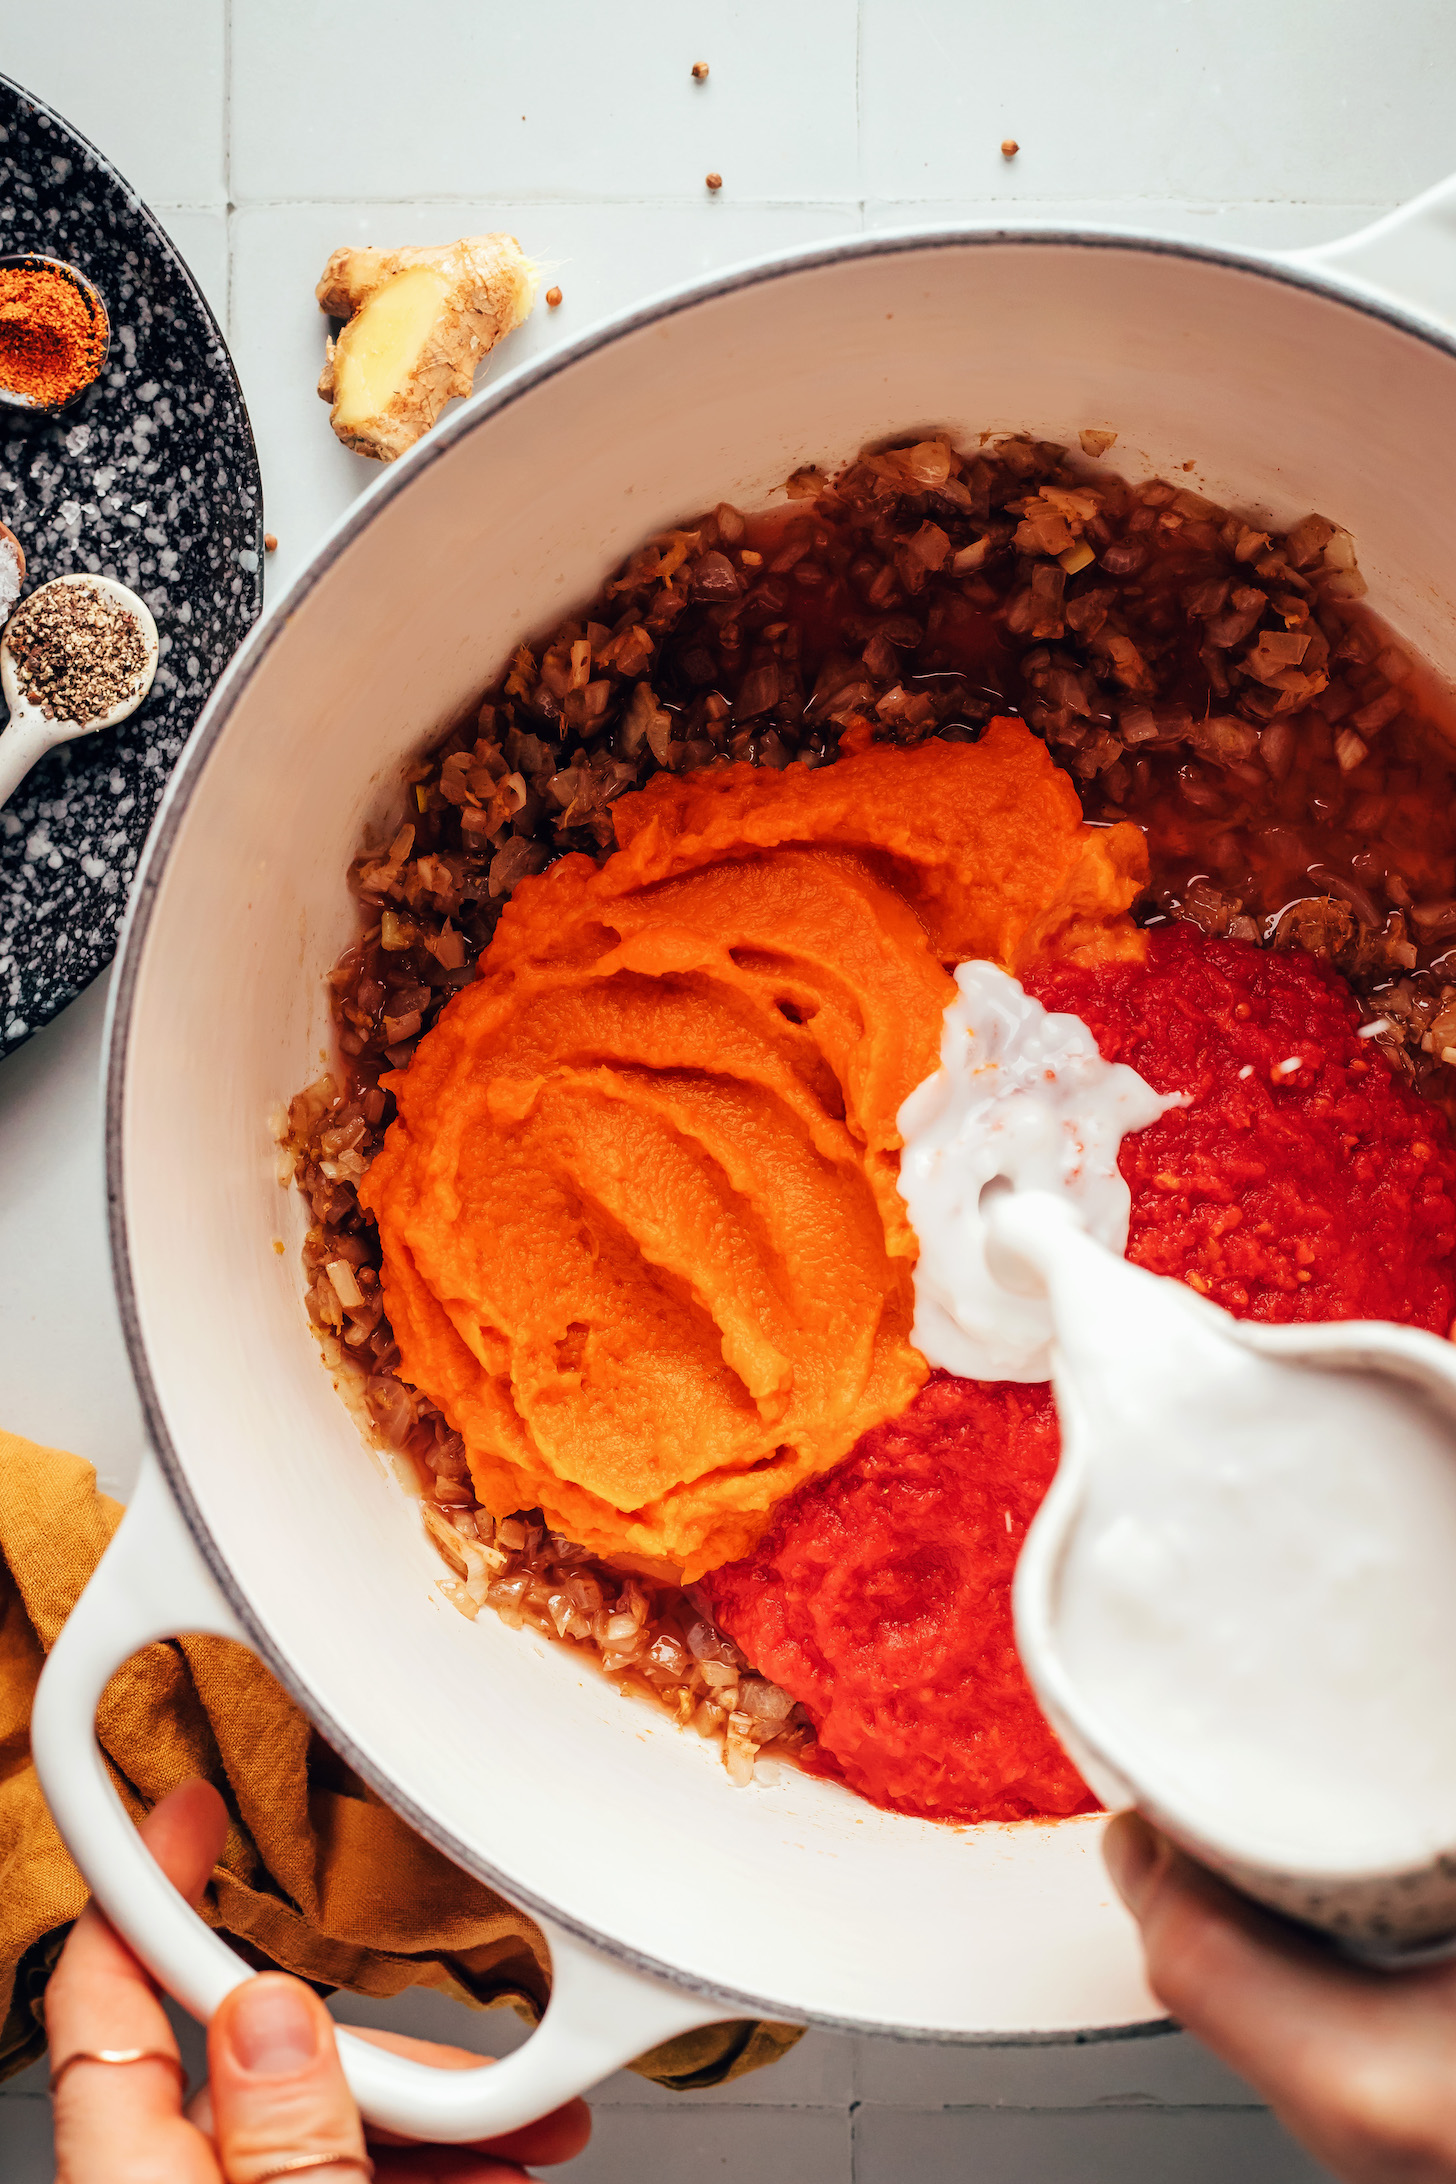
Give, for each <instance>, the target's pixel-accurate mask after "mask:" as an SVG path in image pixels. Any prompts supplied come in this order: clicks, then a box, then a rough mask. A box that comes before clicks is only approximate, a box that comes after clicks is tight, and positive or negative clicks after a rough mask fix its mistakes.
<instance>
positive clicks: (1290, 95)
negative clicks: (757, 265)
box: [860, 0, 1456, 204]
mask: <svg viewBox="0 0 1456 2184" xmlns="http://www.w3.org/2000/svg"><path fill="white" fill-rule="evenodd" d="M1450 71H1451V12H1450V9H1449V7H1448V6H1447V5H1446V4H1445V0H1401V5H1400V7H1399V9H1398V10H1397V11H1395V12H1394V13H1392V12H1391V11H1390V10H1388V9H1383V8H1372V7H1370V6H1368V5H1366V0H1322V4H1321V6H1320V7H1319V8H1318V10H1316V11H1311V9H1310V8H1309V7H1308V6H1307V5H1306V4H1305V0H1223V5H1221V6H1219V7H1216V8H1213V7H1206V6H1204V5H1202V4H1201V0H1116V5H1115V6H1113V7H1108V6H1102V7H1088V6H1086V5H1085V0H1040V4H1039V5H1038V6H1036V7H1004V6H996V5H982V4H979V0H977V4H973V5H970V6H967V5H965V4H964V0H864V5H863V7H862V9H861V28H860V142H861V156H862V160H863V168H862V185H863V188H864V192H865V195H866V196H867V197H881V198H884V197H914V198H921V197H954V198H973V199H981V198H997V199H1001V200H1003V201H1014V200H1015V199H1017V198H1021V197H1030V198H1074V197H1082V196H1086V197H1104V198H1105V197H1117V198H1141V199H1150V200H1154V201H1158V200H1167V199H1169V198H1180V199H1192V200H1195V201H1201V202H1204V203H1213V204H1217V203H1222V202H1225V201H1228V200H1231V199H1239V200H1244V201H1247V202H1260V201H1266V200H1271V199H1280V198H1284V199H1290V200H1294V201H1296V202H1304V201H1309V202H1315V203H1353V202H1356V201H1358V202H1362V203H1363V202H1366V201H1370V200H1379V199H1384V198H1390V199H1395V198H1400V197H1408V196H1411V195H1413V194H1414V193H1415V192H1416V191H1417V190H1420V189H1424V188H1426V187H1427V186H1428V185H1429V184H1430V183H1432V182H1438V181H1439V180H1440V179H1441V177H1442V176H1443V175H1445V174H1448V173H1449V172H1450V171H1451V169H1452V168H1453V167H1456V106H1453V104H1452V101H1451V97H1450V80H1451V76H1450ZM1005 138H1012V139H1014V140H1015V141H1017V142H1018V143H1019V144H1020V146H1021V150H1020V152H1019V154H1018V155H1017V157H1016V158H1015V159H1014V160H1006V159H1003V157H1002V155H1001V149H1000V147H1001V144H1002V141H1003V139H1005Z"/></svg>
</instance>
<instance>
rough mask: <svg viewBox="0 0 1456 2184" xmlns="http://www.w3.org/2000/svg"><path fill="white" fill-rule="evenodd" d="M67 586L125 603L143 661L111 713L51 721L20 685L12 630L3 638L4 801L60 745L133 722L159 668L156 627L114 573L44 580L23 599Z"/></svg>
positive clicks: (0, 749)
mask: <svg viewBox="0 0 1456 2184" xmlns="http://www.w3.org/2000/svg"><path fill="white" fill-rule="evenodd" d="M63 589H72V590H81V589H88V590H91V591H97V592H104V593H105V594H106V596H107V597H108V598H109V599H114V600H115V601H116V602H117V604H118V605H119V606H122V607H125V608H126V610H127V612H128V613H129V614H130V615H131V616H132V617H133V619H134V620H135V622H136V625H137V628H138V629H139V630H140V632H141V639H142V647H143V651H144V653H145V659H144V661H143V664H142V668H141V672H140V674H139V675H138V677H137V680H136V682H135V684H134V685H133V687H132V688H131V690H130V691H128V693H127V695H126V696H125V697H124V698H119V699H118V700H117V702H116V704H115V705H113V706H112V708H111V710H110V711H109V712H106V713H101V714H99V715H98V716H97V718H96V719H95V720H84V721H79V720H48V719H47V718H46V715H45V713H44V712H43V711H42V709H41V708H40V706H38V705H37V704H36V703H35V700H34V699H33V698H31V697H28V696H27V695H26V693H25V692H24V691H23V690H22V689H21V687H20V678H19V675H18V674H17V672H16V666H15V655H14V653H13V652H12V651H11V649H10V638H9V633H8V632H7V633H6V635H5V636H4V637H3V638H0V691H3V693H4V697H5V703H6V704H7V705H8V706H9V708H10V723H9V726H8V727H7V728H6V729H5V730H4V732H3V733H0V804H4V803H7V802H8V801H9V799H10V798H11V796H13V795H14V793H15V791H16V789H17V788H19V786H20V784H21V782H22V781H23V780H24V779H25V777H26V775H27V774H28V773H29V772H30V769H31V767H32V766H34V765H35V764H36V762H37V760H38V759H42V758H44V757H45V754H46V752H47V751H50V750H54V748H55V746H56V745H57V744H58V743H71V742H74V740H75V738H76V737H77V736H92V735H96V734H98V733H99V732H100V730H101V729H103V728H115V727H116V726H117V724H118V722H120V721H124V720H129V719H130V717H131V715H132V714H133V713H134V712H135V711H136V709H137V707H138V706H139V705H140V704H141V703H142V700H143V699H144V698H145V697H146V694H147V692H148V691H149V690H150V689H151V687H152V678H153V677H154V676H155V674H156V672H157V625H156V623H155V622H154V621H153V620H152V616H151V612H150V610H149V608H148V607H147V606H146V604H145V602H144V601H143V600H140V599H138V597H137V595H136V593H135V592H134V591H129V590H128V589H127V587H126V585H125V584H118V583H117V581H116V579H115V577H111V576H58V577H57V578H56V579H55V580H54V582H53V583H50V584H42V585H41V586H40V587H39V589H38V590H36V591H33V592H32V593H31V594H30V598H29V599H27V600H25V601H24V602H22V603H23V604H24V605H26V606H28V605H29V604H30V600H31V599H39V598H42V597H43V596H44V594H45V593H46V592H50V591H60V590H63Z"/></svg>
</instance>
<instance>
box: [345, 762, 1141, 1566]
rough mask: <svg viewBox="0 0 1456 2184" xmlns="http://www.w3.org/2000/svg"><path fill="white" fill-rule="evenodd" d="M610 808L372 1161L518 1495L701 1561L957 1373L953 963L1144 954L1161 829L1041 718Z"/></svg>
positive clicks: (494, 1480) (404, 1267) (742, 1540)
mask: <svg viewBox="0 0 1456 2184" xmlns="http://www.w3.org/2000/svg"><path fill="white" fill-rule="evenodd" d="M615 814H616V826H617V838H618V842H619V844H620V847H619V848H618V850H617V851H616V853H615V854H614V855H612V856H611V857H609V858H608V859H607V860H606V862H605V863H604V864H603V865H601V866H597V865H595V864H594V863H592V861H591V860H590V859H588V858H586V857H582V856H569V857H565V858H563V859H561V861H560V862H559V863H557V864H556V865H554V866H552V867H551V868H550V869H549V870H548V871H547V872H545V873H543V874H542V875H541V876H540V877H539V878H536V879H528V880H526V881H523V882H522V883H521V884H520V885H519V886H518V887H517V889H516V891H515V894H514V895H513V897H512V899H511V902H510V904H509V906H508V908H507V910H506V912H505V914H504V915H503V917H502V919H501V922H500V925H499V927H498V929H497V931H496V934H495V936H494V938H493V940H492V942H491V945H490V947H489V949H488V950H487V951H486V954H485V956H484V958H483V961H482V976H481V978H480V980H479V981H478V983H476V984H475V985H472V986H470V987H467V988H466V989H465V990H464V991H463V992H461V993H460V994H459V995H458V996H457V998H456V999H455V1000H454V1001H453V1002H451V1003H450V1005H449V1007H448V1008H447V1009H446V1010H445V1012H444V1014H443V1015H442V1016H441V1018H440V1020H439V1022H438V1023H437V1025H436V1026H435V1028H434V1030H433V1031H431V1032H430V1033H429V1034H428V1035H427V1037H426V1038H424V1039H423V1040H422V1041H421V1042H420V1045H419V1047H418V1049H417V1050H416V1053H415V1056H414V1060H413V1062H412V1064H411V1066H410V1068H409V1070H408V1072H407V1073H406V1074H403V1075H399V1076H396V1077H395V1078H394V1079H393V1080H390V1081H391V1083H392V1087H393V1090H394V1091H395V1094H396V1097H397V1100H398V1106H399V1113H398V1118H397V1120H396V1121H395V1123H394V1124H393V1126H392V1128H391V1129H390V1131H389V1134H388V1136H387V1138H386V1140H385V1144H384V1147H383V1150H382V1151H381V1152H380V1154H379V1155H378V1157H377V1158H376V1160H375V1162H374V1165H373V1167H372V1168H371V1170H370V1172H369V1175H368V1177H367V1178H366V1181H365V1183H364V1185H363V1186H362V1187H361V1192H360V1198H361V1202H362V1203H363V1204H365V1205H366V1206H367V1207H368V1208H369V1209H370V1210H371V1211H372V1212H373V1213H374V1215H375V1217H376V1219H377V1221H378V1224H379V1234H380V1241H381V1245H382V1248H383V1282H384V1288H385V1295H386V1301H387V1306H388V1311H389V1315H390V1319H391V1321H392V1324H393V1327H394V1331H395V1336H396V1339H397V1341H398V1343H399V1346H400V1350H401V1354H402V1364H401V1368H400V1370H401V1373H402V1375H403V1377H405V1378H406V1379H408V1380H409V1381H410V1382H411V1383H412V1384H413V1385H415V1386H416V1387H418V1388H419V1389H421V1390H422V1391H423V1392H424V1393H425V1394H426V1395H428V1396H429V1397H430V1398H431V1399H432V1400H433V1401H434V1402H435V1403H437V1404H438V1405H439V1406H440V1407H441V1409H443V1410H444V1411H445V1413H446V1414H447V1416H448V1417H449V1418H450V1420H451V1421H452V1423H453V1424H454V1425H455V1426H456V1428H457V1429H458V1430H459V1431H460V1433H461V1434H462V1435H463V1437H464V1440H465V1444H466V1450H467V1454H468V1456H469V1460H470V1467H471V1473H472V1477H473V1479H474V1482H475V1487H476V1491H477V1493H478V1494H479V1496H480V1498H481V1500H482V1501H483V1502H484V1503H485V1504H486V1505H487V1507H489V1508H490V1509H491V1510H492V1511H493V1512H495V1513H497V1514H500V1515H504V1514H506V1513H508V1512H510V1511H513V1510H516V1509H520V1508H531V1507H536V1506H539V1507H540V1508H541V1509H542V1510H544V1512H545V1515H546V1518H547V1521H548V1523H550V1524H551V1525H552V1526H553V1527H555V1528H556V1529H558V1530H560V1531H562V1532H564V1533H566V1534H567V1535H568V1536H569V1537H571V1538H572V1539H575V1540H578V1541H580V1542H581V1543H582V1544H583V1545H585V1546H588V1547H591V1548H592V1549H594V1550H595V1551H597V1552H598V1553H601V1554H605V1555H610V1556H612V1557H614V1558H615V1559H617V1560H618V1561H627V1562H634V1561H635V1562H636V1563H637V1564H638V1565H639V1566H641V1567H643V1568H645V1569H649V1570H653V1571H658V1572H661V1573H663V1574H669V1573H671V1574H678V1573H680V1574H681V1575H682V1576H683V1577H684V1578H685V1579H686V1580H687V1581H689V1582H691V1581H692V1580H693V1579H694V1578H696V1577H697V1576H699V1575H701V1574H702V1573H703V1572H704V1571H707V1570H710V1569H712V1568H715V1567H716V1566H717V1565H718V1564H720V1563H723V1562H725V1561H728V1560H730V1559H732V1558H734V1557H736V1556H739V1555H742V1554H744V1553H745V1552H746V1551H747V1550H748V1549H749V1547H751V1545H752V1544H753V1542H754V1541H755V1540H756V1539H757V1537H758V1536H759V1534H760V1533H761V1531H762V1530H763V1528H764V1526H765V1525H766V1523H767V1522H768V1520H769V1517H770V1514H771V1512H772V1510H773V1508H774V1505H775V1504H776V1503H777V1502H778V1501H780V1500H781V1499H782V1498H783V1496H784V1495H785V1494H787V1493H789V1492H790V1491H792V1490H793V1489H794V1488H795V1487H797V1486H799V1485H801V1484H802V1483H803V1482H804V1481H805V1480H807V1479H810V1478H813V1477H815V1476H817V1475H818V1474H820V1473H822V1472H824V1471H827V1470H828V1469H829V1468H830V1467H831V1466H832V1465H834V1464H836V1463H837V1462H839V1460H840V1459H841V1458H842V1457H843V1456H844V1455H845V1454H846V1453H847V1452H848V1451H849V1450H850V1449H851V1448H852V1447H853V1446H854V1444H855V1442H856V1441H857V1440H858V1438H859V1436H860V1435H861V1434H862V1433H864V1432H866V1431H867V1430H868V1429H869V1428H871V1427H873V1426H875V1425H877V1424H879V1423H880V1422H881V1421H883V1420H885V1419H887V1418H893V1417H896V1416H898V1415H899V1414H900V1412H902V1411H903V1410H904V1409H905V1406H906V1405H907V1403H909V1402H910V1400H911V1398H912V1397H913V1396H914V1395H915V1393H916V1391H917V1390H918V1389H919V1388H920V1386H921V1385H922V1383H923V1382H924V1380H925V1378H926V1373H927V1367H926V1364H925V1361H924V1359H923V1358H922V1357H921V1355H920V1353H919V1352H918V1351H917V1350H915V1349H914V1347H913V1346H912V1345H911V1342H910V1339H909V1328H910V1322H911V1317H912V1295H911V1280H910V1268H911V1264H912V1261H913V1258H914V1253H915V1241H914V1237H913V1234H912V1232H911V1230H910V1228H909V1226H908V1224H907V1222H906V1220H905V1214H904V1208H903V1205H902V1203H901V1201H900V1198H899V1196H898V1193H897V1191H896V1188H895V1180H896V1175H897V1172H898V1158H899V1148H900V1139H899V1135H898V1132H897V1130H896V1127H895V1118H896V1115H897V1113H898V1110H899V1107H900V1105H901V1102H902V1101H903V1100H904V1099H905V1097H906V1095H907V1094H908V1093H909V1092H910V1091H912V1090H913V1089H914V1087H915V1086H916V1085H917V1084H918V1083H920V1082H921V1080H922V1079H923V1078H924V1077H926V1076H928V1075H929V1074H930V1073H931V1071H932V1070H933V1069H934V1068H935V1067H936V1065H937V1061H938V1055H939V1043H940V1033H941V1018H942V1013H943V1011H944V1009H945V1006H946V1004H947V1002H948V1001H949V1000H950V999H951V998H952V997H953V994H954V991H955V988H954V984H953V981H952V979H951V977H950V971H949V968H948V966H952V965H954V964H955V963H957V962H959V961H961V960H963V959H964V958H966V957H971V956H979V957H986V958H989V959H991V960H993V961H995V962H997V963H1000V964H1001V965H1002V966H1003V967H1004V968H1006V969H1008V970H1011V971H1014V972H1019V971H1021V970H1022V969H1024V968H1027V967H1029V966H1030V965H1032V964H1035V963H1037V962H1041V961H1045V960H1048V959H1050V958H1056V959H1060V960H1069V961H1073V962H1081V963H1089V964H1090V963H1096V962H1099V961H1104V960H1108V959H1114V958H1119V957H1123V958H1125V957H1136V956H1140V955H1141V953H1142V952H1143V950H1144V947H1145V943H1144V941H1143V938H1142V936H1141V935H1140V934H1138V933H1137V932H1136V930H1135V929H1134V927H1133V926H1132V923H1131V921H1130V919H1129V918H1128V916H1127V910H1128V906H1129V904H1130V903H1131V901H1132V900H1133V898H1134V896H1135V895H1136V893H1137V891H1138V889H1139V887H1140V885H1141V884H1142V881H1143V877H1144V870H1145V866H1144V850H1143V842H1142V837H1141V835H1140V834H1139V833H1138V832H1137V830H1136V829H1134V828H1131V827H1113V828H1104V829H1094V828H1091V827H1087V826H1085V825H1084V824H1083V823H1082V819H1081V814H1080V810H1079V807H1078V803H1077V798H1076V794H1075V792H1074V790H1073V788H1072V786H1071V784H1070V782H1069V781H1068V780H1067V779H1066V777H1065V775H1063V774H1061V773H1059V772H1058V770H1057V769H1056V767H1055V766H1054V765H1053V763H1052V761H1051V759H1050V758H1049V757H1048V755H1047V753H1046V750H1045V748H1044V747H1043V746H1042V745H1041V744H1040V743H1038V742H1037V741H1036V740H1035V739H1034V738H1033V737H1032V736H1031V735H1030V734H1029V733H1028V731H1027V730H1026V729H1025V728H1024V727H1023V726H1022V725H1021V724H1020V723H1019V722H1016V721H1011V720H1001V721H994V722H993V723H992V724H991V726H990V728H989V729H988V730H987V732H986V734H985V736H984V737H983V739H982V740H981V742H980V743H979V744H976V745H965V744H949V743H942V742H929V743H926V744H924V745H922V746H920V747H919V748H918V749H915V750H911V751H906V750H899V749H896V750H891V749H886V748H872V749H869V750H866V751H863V752H861V753H859V754H857V755H855V756H853V757H848V758H843V759H841V760H840V761H839V762H838V763H837V764H835V765H833V766H828V767H823V768H820V769H815V770H811V769H809V768H807V767H805V766H802V765H794V766H790V767H789V768H787V769H786V770H785V771H784V772H782V773H777V774H775V773H771V772H766V771H764V770H763V769H757V768H753V767H749V766H732V767H723V768H715V769H712V770H705V771H700V772H696V773H694V774H691V775H688V776H681V777H674V776H669V775H662V776H659V777H658V778H657V779H656V780H655V781H654V782H653V783H652V784H651V785H650V786H649V787H648V788H646V789H644V790H642V791H640V792H638V793H636V794H634V795H631V796H627V797H623V798H622V799H621V800H620V802H619V803H618V804H617V805H616V806H615Z"/></svg>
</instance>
